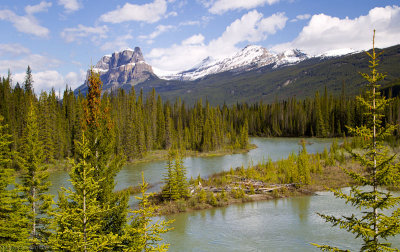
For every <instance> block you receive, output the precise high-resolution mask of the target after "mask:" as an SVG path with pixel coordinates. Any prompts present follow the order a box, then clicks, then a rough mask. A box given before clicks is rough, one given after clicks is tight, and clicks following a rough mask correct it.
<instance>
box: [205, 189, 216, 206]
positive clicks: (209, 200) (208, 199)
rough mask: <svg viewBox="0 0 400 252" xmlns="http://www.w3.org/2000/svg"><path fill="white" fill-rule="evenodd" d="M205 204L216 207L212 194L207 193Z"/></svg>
mask: <svg viewBox="0 0 400 252" xmlns="http://www.w3.org/2000/svg"><path fill="white" fill-rule="evenodd" d="M207 203H208V204H210V205H211V206H214V207H215V206H217V205H218V201H217V198H215V195H214V193H213V192H210V191H209V192H207Z"/></svg>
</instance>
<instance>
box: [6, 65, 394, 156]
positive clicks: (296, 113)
mask: <svg viewBox="0 0 400 252" xmlns="http://www.w3.org/2000/svg"><path fill="white" fill-rule="evenodd" d="M32 87H33V79H32V75H31V70H30V68H29V67H28V70H27V72H26V77H25V81H24V83H23V85H22V86H21V85H20V84H19V83H17V84H16V85H15V86H14V85H12V77H11V75H10V74H9V75H8V76H7V77H3V78H2V79H0V97H1V99H0V114H1V115H2V116H3V117H4V123H5V124H7V125H9V127H8V133H9V134H11V136H12V147H13V150H16V151H19V150H21V148H22V139H23V135H22V133H23V129H24V127H25V126H26V121H27V114H28V113H27V111H28V110H27V109H28V107H29V104H28V101H32V104H33V106H34V107H35V109H36V110H37V114H38V116H37V120H38V127H39V128H40V131H39V139H40V140H41V142H42V143H43V145H44V150H43V151H44V156H45V162H46V163H51V162H52V161H54V160H62V159H65V158H68V157H74V156H76V149H75V145H74V142H75V141H77V140H79V139H80V137H81V134H82V125H81V121H82V118H83V116H84V111H83V106H82V104H83V102H84V100H85V96H84V95H82V94H78V95H76V94H74V92H73V91H72V90H71V89H68V88H66V90H65V91H64V94H63V98H62V99H59V98H58V96H57V95H56V92H55V90H54V89H53V90H51V91H50V92H49V93H47V92H45V91H44V92H41V94H40V95H39V96H36V95H35V93H34V92H33V88H32ZM345 93H346V92H345V85H344V84H343V87H342V94H341V95H340V96H337V97H334V96H332V95H331V94H329V92H328V91H327V89H326V88H325V91H324V93H323V94H322V95H321V94H320V93H319V92H316V93H315V96H314V97H311V98H306V99H304V100H297V99H296V97H292V98H290V99H287V100H283V101H278V100H277V101H275V102H274V103H271V104H264V103H263V102H256V103H254V104H247V103H238V104H236V105H233V106H231V107H228V106H226V105H221V106H216V107H212V106H210V105H209V103H208V102H207V101H206V102H205V103H204V104H203V102H202V101H201V100H199V101H198V102H197V103H196V104H195V105H194V106H192V107H188V106H187V105H186V104H185V102H184V101H181V100H180V99H177V100H176V101H175V102H174V103H172V102H170V101H166V102H163V101H162V99H161V96H160V95H158V94H157V93H156V92H155V91H154V90H153V91H152V92H151V93H149V94H147V95H144V94H143V92H142V90H141V91H140V92H139V94H138V95H137V94H136V92H135V89H134V88H132V89H131V90H130V91H129V92H126V91H124V90H123V89H120V90H117V91H115V92H112V93H104V94H103V95H102V98H101V99H100V105H101V107H108V108H109V110H110V116H111V122H110V123H112V124H113V125H114V126H115V127H113V131H112V132H110V134H111V137H112V138H113V139H115V142H116V144H115V147H114V149H113V150H112V151H113V152H114V153H116V154H123V155H125V156H126V157H127V159H128V160H133V159H137V158H142V157H144V156H145V155H146V154H147V153H149V152H150V151H152V150H159V149H170V148H172V149H184V150H195V151H215V150H220V149H239V148H246V147H247V146H248V136H249V135H250V136H296V137H313V136H314V137H335V136H344V135H346V136H349V135H351V133H350V132H349V130H348V127H356V126H360V125H362V124H363V123H365V120H366V117H365V116H364V114H365V112H366V111H365V110H366V108H365V107H363V106H361V105H360V104H358V103H357V101H356V99H355V98H354V97H348V96H346V94H345ZM392 99H393V102H392V103H391V105H390V106H388V108H386V109H385V111H384V113H385V119H384V122H383V124H384V125H385V124H387V123H392V124H397V125H399V124H400V98H399V97H394V98H392ZM399 132H400V130H399V126H398V127H397V129H396V130H395V131H394V135H395V136H399Z"/></svg>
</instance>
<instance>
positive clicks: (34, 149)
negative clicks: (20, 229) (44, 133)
mask: <svg viewBox="0 0 400 252" xmlns="http://www.w3.org/2000/svg"><path fill="white" fill-rule="evenodd" d="M26 120H27V121H26V126H25V129H24V141H23V146H22V151H21V152H20V155H19V157H18V162H19V165H20V167H21V168H22V172H23V173H22V176H21V179H22V186H21V190H22V191H23V195H24V197H25V198H26V199H27V200H28V201H27V205H28V207H29V211H28V220H29V229H30V244H31V249H32V250H34V251H38V250H42V249H43V248H45V247H46V242H47V238H48V236H49V235H50V230H49V224H50V218H49V212H50V211H51V204H52V202H53V200H52V196H51V195H49V194H48V193H47V191H48V189H49V186H50V182H48V181H47V178H48V176H49V173H48V172H47V166H45V165H43V162H44V159H43V145H42V143H41V141H40V139H39V127H38V122H37V112H36V107H35V106H34V104H33V102H32V100H31V101H30V106H29V108H28V115H27V119H26Z"/></svg>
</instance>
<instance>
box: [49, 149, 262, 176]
mask: <svg viewBox="0 0 400 252" xmlns="http://www.w3.org/2000/svg"><path fill="white" fill-rule="evenodd" d="M256 148H257V146H256V145H255V144H249V147H248V148H246V149H236V150H235V149H221V150H216V151H208V152H199V151H193V150H184V151H182V152H181V154H182V156H183V157H218V156H225V155H232V154H241V153H247V152H249V151H250V150H252V149H256ZM164 160H168V150H153V151H150V152H148V153H147V154H146V155H145V156H144V157H142V158H137V159H133V160H129V161H127V162H126V164H125V165H135V164H140V163H149V162H155V161H164ZM46 165H47V166H48V171H49V172H54V171H69V170H70V169H71V164H70V162H69V161H68V159H64V160H56V161H54V163H50V164H46Z"/></svg>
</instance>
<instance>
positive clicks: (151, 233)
mask: <svg viewBox="0 0 400 252" xmlns="http://www.w3.org/2000/svg"><path fill="white" fill-rule="evenodd" d="M147 187H148V184H147V183H146V182H145V180H144V176H143V172H142V184H141V187H140V189H141V197H137V196H136V199H138V200H139V209H136V210H132V214H133V215H132V217H131V218H132V222H131V225H130V227H128V228H127V229H126V234H125V236H124V237H123V239H124V241H125V248H124V251H137V252H142V251H145V252H147V251H167V250H168V247H169V244H164V243H160V242H161V241H162V238H161V237H160V234H163V233H166V232H168V231H169V230H171V228H168V225H170V224H171V223H172V221H165V220H164V221H157V222H154V220H153V218H154V217H155V216H156V211H157V207H156V206H153V205H152V204H151V202H150V197H151V196H152V194H147V193H146V191H147Z"/></svg>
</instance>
